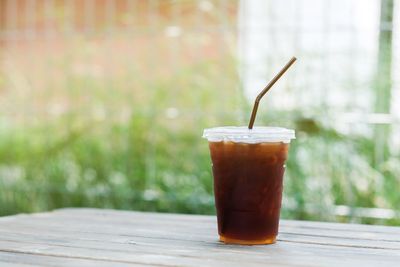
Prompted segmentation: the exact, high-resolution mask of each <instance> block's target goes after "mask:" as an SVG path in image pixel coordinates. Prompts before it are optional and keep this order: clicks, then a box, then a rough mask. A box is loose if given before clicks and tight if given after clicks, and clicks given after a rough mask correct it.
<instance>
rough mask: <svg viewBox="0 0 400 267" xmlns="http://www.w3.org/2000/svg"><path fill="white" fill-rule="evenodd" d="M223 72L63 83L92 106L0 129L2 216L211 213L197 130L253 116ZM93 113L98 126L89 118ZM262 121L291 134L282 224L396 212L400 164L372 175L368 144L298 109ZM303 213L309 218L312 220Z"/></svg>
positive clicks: (210, 66)
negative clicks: (345, 210) (348, 212)
mask: <svg viewBox="0 0 400 267" xmlns="http://www.w3.org/2000/svg"><path fill="white" fill-rule="evenodd" d="M232 65H234V64H232ZM221 71H222V67H221V66H219V65H218V64H216V62H205V63H203V64H198V65H194V66H191V67H190V68H186V69H184V70H182V71H181V72H178V73H174V74H173V75H172V76H170V77H164V78H157V79H155V80H152V81H149V80H143V79H141V78H140V75H134V74H135V72H134V71H133V70H127V72H126V74H125V76H121V77H114V78H113V79H108V80H107V79H106V80H102V82H99V80H98V79H96V78H90V77H83V78H82V77H76V76H74V75H72V74H68V73H67V74H66V75H67V81H68V82H67V84H66V85H65V88H61V89H63V90H66V88H67V87H68V88H73V90H72V89H71V90H70V92H69V95H68V97H69V99H70V100H74V101H75V100H78V99H82V98H83V99H89V100H87V102H83V104H82V103H81V104H77V105H76V106H75V107H74V108H73V109H71V110H70V111H69V112H66V113H64V114H63V115H62V116H60V117H57V118H52V119H51V118H47V117H44V118H38V119H37V120H32V122H26V123H25V124H24V125H23V124H19V123H15V124H13V125H8V126H6V125H3V127H1V128H0V215H7V214H14V213H19V212H36V211H43V210H50V209H55V208H60V207H65V206H77V207H79V206H90V207H101V208H116V209H132V210H146V211H161V212H182V213H202V214H213V213H214V204H213V203H214V202H213V201H214V200H213V194H212V192H213V191H212V175H211V168H210V159H209V154H208V146H207V142H206V141H205V140H203V139H202V138H201V134H202V130H203V129H204V128H206V127H211V126H216V125H239V124H241V125H243V124H245V123H246V121H247V115H248V114H249V111H250V108H251V107H250V106H249V105H248V104H247V102H246V101H244V99H243V97H242V96H241V94H240V88H238V84H239V82H238V78H237V75H236V74H235V71H236V70H235V69H234V67H232V68H226V66H225V67H224V69H223V71H224V77H221V75H220V73H221ZM68 75H69V76H68ZM132 77H133V78H132ZM6 82H7V81H3V83H6ZM127 86H128V87H129V88H131V87H132V90H125V89H126V88H125V87H127ZM88 88H89V89H90V92H88V93H87V95H86V93H85V92H86V91H85V89H88ZM110 88H112V90H111V89H110ZM72 102H73V101H72ZM98 107H101V109H102V112H103V113H104V114H105V116H104V117H103V116H99V115H98V114H97V113H98V112H97V113H96V112H93V110H95V111H96V110H97V109H98ZM259 112H260V113H259V114H260V115H259V117H258V118H257V120H258V123H259V124H264V125H281V126H286V127H291V128H294V129H296V131H297V137H298V138H297V139H296V140H295V141H294V142H293V143H292V145H291V148H290V156H289V160H288V163H287V171H286V176H285V192H284V193H285V196H284V205H283V212H282V216H283V217H284V218H294V219H317V220H338V221H350V220H351V221H355V220H356V221H357V220H358V219H356V218H351V217H342V218H338V217H335V216H333V215H332V214H331V213H330V212H329V210H328V209H327V208H326V207H329V206H331V205H349V206H352V207H382V208H390V209H398V203H399V201H400V196H399V194H398V192H397V191H398V190H396V188H399V187H400V181H399V178H398V177H400V169H399V167H398V166H400V160H399V158H398V157H395V156H394V155H392V156H391V157H390V159H389V160H388V161H386V162H384V164H382V166H378V167H374V165H373V152H372V151H373V149H372V148H373V142H372V141H371V140H370V139H368V138H365V137H362V136H347V135H343V134H341V133H339V132H336V131H335V130H334V129H333V128H332V127H331V126H330V125H325V124H323V123H321V122H320V121H319V119H318V116H317V114H319V112H321V111H320V110H314V113H313V114H316V116H314V117H312V118H311V119H310V118H309V116H307V117H306V116H304V115H302V112H301V111H299V110H293V111H290V112H289V111H280V110H268V111H267V112H266V109H265V108H261V110H260V111H259ZM96 114H97V115H96ZM309 204H313V205H314V206H316V207H317V209H316V211H313V212H309V210H308V208H307V207H308V205H309ZM358 221H360V222H364V223H386V224H393V225H396V224H399V223H400V222H399V220H391V221H384V222H381V221H376V220H370V219H361V220H358Z"/></svg>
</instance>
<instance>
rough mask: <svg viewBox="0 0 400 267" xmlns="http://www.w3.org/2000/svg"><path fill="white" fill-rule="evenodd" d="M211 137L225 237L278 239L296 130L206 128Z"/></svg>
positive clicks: (221, 229)
mask: <svg viewBox="0 0 400 267" xmlns="http://www.w3.org/2000/svg"><path fill="white" fill-rule="evenodd" d="M203 137H204V138H206V139H207V140H208V143H209V148H210V154H211V160H212V171H213V176H214V195H215V205H216V210H217V219H218V234H219V237H220V241H222V242H224V243H229V244H246V245H256V244H271V243H274V242H275V241H276V236H277V234H278V227H279V214H280V208H281V202H282V189H283V183H282V182H283V174H284V170H285V161H286V158H287V155H288V149H289V144H290V141H291V140H292V139H294V138H295V133H294V130H290V129H285V128H279V127H255V128H253V129H252V130H249V129H248V128H247V127H233V126H229V127H216V128H210V129H205V130H204V134H203Z"/></svg>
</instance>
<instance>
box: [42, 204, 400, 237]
mask: <svg viewBox="0 0 400 267" xmlns="http://www.w3.org/2000/svg"><path fill="white" fill-rule="evenodd" d="M50 213H57V214H62V216H65V217H79V218H82V216H83V217H84V218H86V217H89V218H90V217H93V216H96V217H97V216H99V217H109V218H113V217H115V216H117V217H118V218H126V219H129V218H135V219H140V218H141V217H142V216H144V217H145V218H144V219H145V220H148V219H154V220H156V219H157V218H162V219H163V220H165V221H176V222H179V221H180V220H183V221H185V222H186V221H196V222H207V223H214V221H213V220H210V216H206V215H188V214H172V213H153V212H135V211H120V210H109V209H101V210H100V209H90V208H73V209H71V208H65V209H59V210H55V211H53V212H50ZM50 213H49V214H50ZM178 219H179V220H178ZM281 225H285V226H292V225H294V226H296V228H305V229H332V230H342V231H349V232H374V233H375V232H376V233H394V234H400V227H395V226H382V225H373V226H372V227H371V225H364V224H351V223H331V222H314V221H298V220H281Z"/></svg>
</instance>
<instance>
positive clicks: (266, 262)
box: [0, 209, 400, 267]
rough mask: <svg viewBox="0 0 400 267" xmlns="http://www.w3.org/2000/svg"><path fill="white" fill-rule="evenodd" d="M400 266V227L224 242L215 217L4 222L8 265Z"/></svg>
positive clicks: (327, 228)
mask: <svg viewBox="0 0 400 267" xmlns="http://www.w3.org/2000/svg"><path fill="white" fill-rule="evenodd" d="M149 265H150V266H218V267H219V266H229V267H232V266H363V267H365V266H379V267H383V266H400V227H384V226H368V225H355V224H337V223H321V222H303V221H284V220H283V221H281V226H280V233H279V236H278V242H277V243H276V244H273V245H264V246H238V245H224V244H222V243H220V242H218V241H217V232H216V218H215V217H213V216H200V215H178V214H161V213H142V212H129V211H116V210H99V209H62V210H56V211H53V212H46V213H37V214H31V215H25V214H22V215H16V216H9V217H0V266H11V267H15V266H18V267H19V266H30V267H32V266H100V267H101V266H149Z"/></svg>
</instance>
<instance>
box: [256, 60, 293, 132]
mask: <svg viewBox="0 0 400 267" xmlns="http://www.w3.org/2000/svg"><path fill="white" fill-rule="evenodd" d="M295 61H296V58H295V57H292V58H291V59H290V60H289V62H288V63H286V65H285V66H284V67H283V68H282V69H281V71H280V72H279V73H278V74H277V75H276V76H275V77H274V78H273V79H272V80H271V81H270V82H269V83H268V84H267V86H265V88H264V89H263V90H262V91H261V93H259V94H258V96H257V97H256V100H255V101H254V106H253V111H252V112H251V117H250V122H249V129H253V125H254V121H255V120H256V116H257V109H258V104H259V103H260V100H261V98H262V97H263V96H264V95H265V94H266V93H267V92H268V91H269V89H271V87H272V86H273V85H274V84H275V83H276V81H277V80H279V78H280V77H281V76H282V75H283V74H284V73H285V72H286V71H287V70H288V69H289V68H290V66H292V64H293V63H294V62H295Z"/></svg>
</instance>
